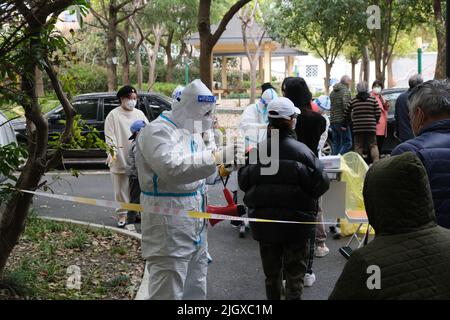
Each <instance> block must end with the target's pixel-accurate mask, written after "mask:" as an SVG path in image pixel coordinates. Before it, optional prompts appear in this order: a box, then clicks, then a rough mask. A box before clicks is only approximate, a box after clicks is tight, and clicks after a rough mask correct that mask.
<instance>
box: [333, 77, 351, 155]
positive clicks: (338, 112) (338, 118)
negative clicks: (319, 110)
mask: <svg viewBox="0 0 450 320" xmlns="http://www.w3.org/2000/svg"><path fill="white" fill-rule="evenodd" d="M351 83H352V79H350V77H349V76H343V77H342V79H341V82H340V83H337V84H335V85H334V87H333V91H332V92H331V94H330V101H331V116H330V122H331V129H332V133H333V155H337V154H345V153H347V152H349V151H350V150H352V144H353V143H352V134H351V131H350V127H349V126H346V125H345V124H344V110H345V108H346V107H347V105H348V104H349V102H350V100H351V92H350V85H351Z"/></svg>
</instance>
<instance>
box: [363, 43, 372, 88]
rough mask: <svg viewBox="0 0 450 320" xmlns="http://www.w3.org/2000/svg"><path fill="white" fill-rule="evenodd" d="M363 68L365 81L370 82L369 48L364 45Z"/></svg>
mask: <svg viewBox="0 0 450 320" xmlns="http://www.w3.org/2000/svg"><path fill="white" fill-rule="evenodd" d="M363 68H364V81H366V82H367V83H369V81H370V55H369V48H368V47H367V46H364V48H363Z"/></svg>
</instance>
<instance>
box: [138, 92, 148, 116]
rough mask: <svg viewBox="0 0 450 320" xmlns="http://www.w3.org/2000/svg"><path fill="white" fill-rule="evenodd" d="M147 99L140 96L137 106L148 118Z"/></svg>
mask: <svg viewBox="0 0 450 320" xmlns="http://www.w3.org/2000/svg"><path fill="white" fill-rule="evenodd" d="M145 100H146V98H145V97H139V98H138V105H137V108H138V109H139V110H141V111H142V112H143V113H144V114H145V116H146V117H147V119H148V112H147V108H146V107H145Z"/></svg>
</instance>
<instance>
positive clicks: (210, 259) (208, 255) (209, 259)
mask: <svg viewBox="0 0 450 320" xmlns="http://www.w3.org/2000/svg"><path fill="white" fill-rule="evenodd" d="M206 258H207V259H208V264H210V263H211V262H213V258H212V257H211V255H210V254H209V252H208V251H206Z"/></svg>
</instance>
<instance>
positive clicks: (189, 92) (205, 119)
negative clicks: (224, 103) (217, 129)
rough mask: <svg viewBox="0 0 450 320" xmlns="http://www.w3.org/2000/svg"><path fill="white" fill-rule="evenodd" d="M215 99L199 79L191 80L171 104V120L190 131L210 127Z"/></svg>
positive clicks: (200, 130) (199, 130)
mask: <svg viewBox="0 0 450 320" xmlns="http://www.w3.org/2000/svg"><path fill="white" fill-rule="evenodd" d="M215 105H216V99H215V97H214V96H213V94H212V92H211V90H209V89H208V87H206V86H205V85H204V84H203V82H201V81H200V80H194V81H193V82H191V83H190V84H189V85H188V86H187V87H186V88H185V89H184V90H183V91H182V93H181V94H180V95H179V97H178V98H177V99H175V100H174V101H173V104H172V114H173V121H174V122H175V123H176V124H177V126H178V127H179V128H182V129H185V130H188V131H189V132H191V133H194V132H197V133H200V132H206V131H208V130H210V129H211V128H212V124H213V110H214V108H215Z"/></svg>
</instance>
